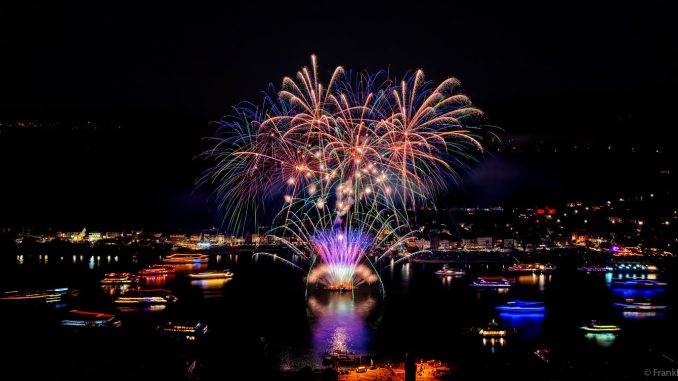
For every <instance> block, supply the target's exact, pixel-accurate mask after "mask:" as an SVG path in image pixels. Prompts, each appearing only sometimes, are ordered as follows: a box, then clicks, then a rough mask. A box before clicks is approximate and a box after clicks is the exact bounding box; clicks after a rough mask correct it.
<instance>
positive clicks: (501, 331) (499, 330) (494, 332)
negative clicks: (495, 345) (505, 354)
mask: <svg viewBox="0 0 678 381" xmlns="http://www.w3.org/2000/svg"><path fill="white" fill-rule="evenodd" d="M470 332H471V333H472V334H474V335H477V336H480V337H482V338H500V337H506V336H509V335H510V334H512V333H515V330H514V329H512V328H507V327H503V326H501V325H500V324H499V323H497V322H496V321H495V320H494V319H492V321H491V322H489V323H488V324H487V325H485V326H483V327H475V328H471V330H470Z"/></svg>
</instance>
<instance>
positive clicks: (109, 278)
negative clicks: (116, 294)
mask: <svg viewBox="0 0 678 381" xmlns="http://www.w3.org/2000/svg"><path fill="white" fill-rule="evenodd" d="M138 281H139V279H138V278H137V277H136V276H135V275H133V274H130V273H107V274H105V275H104V277H103V279H101V284H131V283H136V282H138Z"/></svg>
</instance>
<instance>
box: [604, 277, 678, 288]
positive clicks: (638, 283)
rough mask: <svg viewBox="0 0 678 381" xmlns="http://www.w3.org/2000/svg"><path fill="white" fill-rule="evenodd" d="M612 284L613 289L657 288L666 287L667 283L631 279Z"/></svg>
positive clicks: (616, 281)
mask: <svg viewBox="0 0 678 381" xmlns="http://www.w3.org/2000/svg"><path fill="white" fill-rule="evenodd" d="M610 284H611V285H612V287H620V288H657V287H665V286H666V284H667V283H666V282H660V281H657V280H652V279H629V280H614V281H612V282H611V283H610Z"/></svg>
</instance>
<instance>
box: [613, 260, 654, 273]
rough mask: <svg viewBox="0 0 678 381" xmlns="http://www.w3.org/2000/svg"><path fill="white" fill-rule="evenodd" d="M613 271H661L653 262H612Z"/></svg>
mask: <svg viewBox="0 0 678 381" xmlns="http://www.w3.org/2000/svg"><path fill="white" fill-rule="evenodd" d="M612 271H614V272H618V273H626V272H629V273H653V272H657V271H659V268H658V267H657V266H655V265H653V264H651V263H640V262H618V263H614V264H612Z"/></svg>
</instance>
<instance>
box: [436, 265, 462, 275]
mask: <svg viewBox="0 0 678 381" xmlns="http://www.w3.org/2000/svg"><path fill="white" fill-rule="evenodd" d="M436 274H437V275H441V276H462V275H464V274H466V271H464V270H462V269H451V268H449V267H447V264H445V265H443V268H442V269H440V270H438V271H436Z"/></svg>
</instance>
